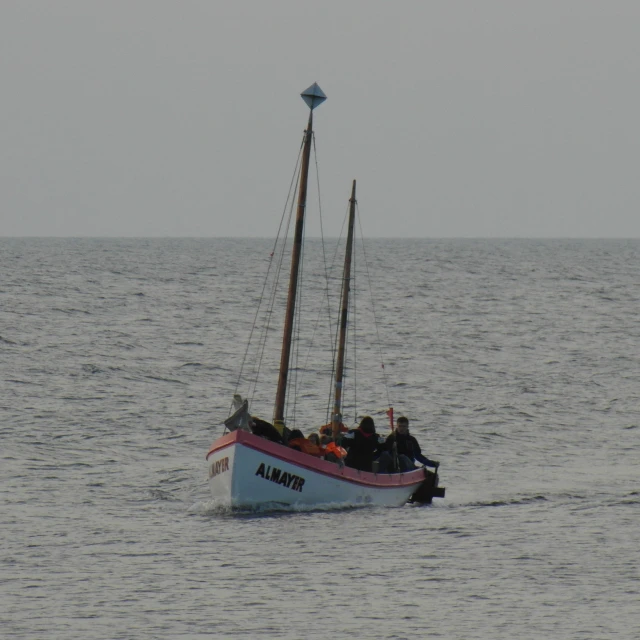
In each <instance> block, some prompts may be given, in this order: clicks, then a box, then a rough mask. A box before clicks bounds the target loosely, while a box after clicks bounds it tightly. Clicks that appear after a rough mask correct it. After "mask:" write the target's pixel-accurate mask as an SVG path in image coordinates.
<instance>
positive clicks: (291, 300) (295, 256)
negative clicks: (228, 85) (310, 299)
mask: <svg viewBox="0 0 640 640" xmlns="http://www.w3.org/2000/svg"><path fill="white" fill-rule="evenodd" d="M300 95H301V96H302V99H303V100H304V101H305V102H306V103H307V105H308V106H309V123H308V125H307V129H306V131H305V132H304V135H305V138H304V148H303V152H302V167H301V171H300V190H299V192H298V209H297V212H296V226H295V235H294V239H293V253H292V256H291V272H290V274H289V294H288V297H287V309H286V311H285V322H284V335H283V337H282V351H281V354H280V373H279V376H278V388H277V389H276V403H275V408H274V410H273V422H274V424H275V426H276V428H278V429H279V431H282V429H281V428H279V427H280V426H281V425H282V426H283V425H284V406H285V402H286V397H287V378H288V375H289V360H290V357H291V342H292V339H293V319H294V316H295V310H296V296H297V293H298V273H299V271H300V256H301V254H302V239H303V235H304V233H303V232H304V214H305V209H306V206H307V177H308V174H309V156H310V154H311V141H312V139H313V110H314V109H315V108H316V107H317V106H318V105H319V104H322V103H323V102H324V101H325V100H326V99H327V96H325V94H324V92H323V91H322V89H321V88H320V87H319V86H318V85H317V84H316V83H315V82H314V83H313V84H312V85H311V86H310V87H309V88H308V89H306V90H305V91H303V92H302V93H301V94H300Z"/></svg>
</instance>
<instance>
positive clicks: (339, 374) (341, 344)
mask: <svg viewBox="0 0 640 640" xmlns="http://www.w3.org/2000/svg"><path fill="white" fill-rule="evenodd" d="M356 204H357V201H356V181H355V180H354V181H353V186H352V188H351V198H350V199H349V226H348V231H347V248H346V251H345V256H344V272H343V276H342V301H341V303H340V333H339V337H338V355H337V358H336V386H335V394H334V402H333V414H332V419H331V422H332V431H333V437H334V438H336V437H337V436H338V433H339V430H340V423H341V422H342V380H343V378H344V356H345V351H346V345H347V318H348V315H349V290H350V288H351V260H352V256H353V235H354V234H353V228H354V225H355V219H356Z"/></svg>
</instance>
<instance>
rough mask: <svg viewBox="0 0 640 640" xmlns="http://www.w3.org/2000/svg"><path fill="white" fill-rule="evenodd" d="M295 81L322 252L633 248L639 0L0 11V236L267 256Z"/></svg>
mask: <svg viewBox="0 0 640 640" xmlns="http://www.w3.org/2000/svg"><path fill="white" fill-rule="evenodd" d="M313 82H318V84H319V85H320V86H321V87H322V89H323V90H324V92H325V93H326V94H327V96H328V100H327V101H326V102H325V103H324V104H323V105H321V106H320V107H318V109H317V110H316V111H315V122H314V125H315V126H314V128H315V131H316V145H317V150H318V168H319V175H320V186H321V196H322V215H323V221H324V229H325V233H326V234H327V235H334V236H335V235H337V234H338V232H339V230H340V226H341V224H342V220H343V215H344V211H345V208H346V203H347V200H348V197H349V192H350V185H351V180H352V179H353V178H357V180H358V200H359V208H360V213H361V216H362V224H363V227H364V231H365V235H367V236H368V237H385V236H393V237H636V238H637V237H640V215H639V205H640V179H639V178H638V165H639V160H640V128H639V126H638V119H639V118H640V2H638V1H637V0H627V1H622V0H619V1H616V0H609V1H606V2H605V1H604V0H535V1H533V0H531V1H526V2H525V1H521V0H520V1H519V0H501V1H498V0H482V1H480V0H467V1H458V2H443V1H431V0H419V1H402V0H396V1H395V2H390V1H388V0H351V1H350V0H322V1H320V2H318V1H316V2H310V1H307V0H245V1H242V0H229V1H227V0H180V1H178V0H173V1H168V0H102V1H98V0H55V1H54V0H1V2H0V87H1V94H0V194H1V195H0V197H1V207H0V236H196V237H208V236H265V237H273V236H274V235H275V232H276V230H277V224H278V222H279V218H280V214H281V212H282V208H283V205H284V201H285V198H286V194H287V191H288V185H289V181H290V178H291V175H292V172H293V168H294V165H295V162H296V158H297V154H298V149H299V146H300V141H301V136H302V132H303V130H304V126H305V124H306V119H307V108H306V106H305V104H304V103H303V101H302V100H301V99H300V97H299V94H300V92H301V91H302V90H304V89H305V88H306V87H308V86H309V85H310V84H312V83H313ZM314 172H315V171H314ZM314 225H315V223H314V222H310V223H309V227H310V232H311V233H312V234H313V235H317V234H316V230H317V227H316V226H314Z"/></svg>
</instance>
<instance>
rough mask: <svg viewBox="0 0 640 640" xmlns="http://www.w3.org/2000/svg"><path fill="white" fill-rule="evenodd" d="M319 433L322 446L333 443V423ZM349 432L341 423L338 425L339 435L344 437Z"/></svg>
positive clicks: (323, 427) (322, 428) (321, 428)
mask: <svg viewBox="0 0 640 640" xmlns="http://www.w3.org/2000/svg"><path fill="white" fill-rule="evenodd" d="M318 431H319V432H320V444H324V445H327V444H329V443H330V442H333V423H331V422H330V423H329V424H325V425H322V426H321V427H320V429H318ZM347 431H349V429H348V428H347V427H345V426H344V424H342V422H340V423H339V424H338V434H339V435H342V434H344V433H346V432H347Z"/></svg>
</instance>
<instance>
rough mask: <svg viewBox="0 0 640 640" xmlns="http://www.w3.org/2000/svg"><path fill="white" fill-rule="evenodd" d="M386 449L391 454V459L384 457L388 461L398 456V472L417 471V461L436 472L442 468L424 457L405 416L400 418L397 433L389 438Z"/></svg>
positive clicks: (397, 423)
mask: <svg viewBox="0 0 640 640" xmlns="http://www.w3.org/2000/svg"><path fill="white" fill-rule="evenodd" d="M385 449H386V451H388V452H389V454H390V458H387V457H386V456H385V457H384V458H385V459H386V460H390V459H391V460H395V459H396V456H397V461H398V466H399V467H400V469H397V470H398V471H411V470H412V469H415V468H416V464H415V463H416V460H417V461H418V462H420V463H422V464H423V465H425V466H427V467H435V469H436V471H437V469H438V467H439V466H440V463H439V462H437V461H435V460H429V458H427V457H426V456H423V455H422V451H421V450H420V445H419V444H418V441H417V440H416V439H415V438H414V437H413V436H412V435H411V434H410V433H409V419H408V418H405V417H404V416H400V417H399V418H398V421H397V422H396V429H395V431H394V432H393V433H391V434H390V435H389V436H388V437H387V440H386V442H385ZM394 449H395V450H394ZM381 461H382V458H381ZM394 466H395V465H394ZM381 471H382V469H381Z"/></svg>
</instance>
